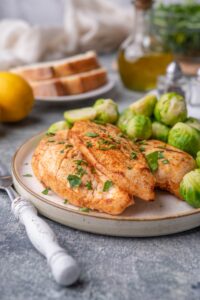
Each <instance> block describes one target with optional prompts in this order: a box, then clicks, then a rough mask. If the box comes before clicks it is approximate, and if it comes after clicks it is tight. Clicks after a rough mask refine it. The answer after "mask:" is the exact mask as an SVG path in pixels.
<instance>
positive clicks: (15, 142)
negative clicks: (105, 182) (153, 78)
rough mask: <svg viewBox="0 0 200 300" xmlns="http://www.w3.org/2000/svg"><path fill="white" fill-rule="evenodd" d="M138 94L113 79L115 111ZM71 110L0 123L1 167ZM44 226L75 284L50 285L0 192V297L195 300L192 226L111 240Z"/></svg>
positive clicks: (199, 287) (196, 238) (198, 245)
mask: <svg viewBox="0 0 200 300" xmlns="http://www.w3.org/2000/svg"><path fill="white" fill-rule="evenodd" d="M102 61H103V63H104V64H105V65H106V66H107V67H108V69H109V70H111V65H112V62H113V56H106V57H102ZM111 73H113V72H112V71H111ZM115 77H116V75H115ZM139 96H141V95H140V94H137V93H131V92H128V91H126V90H125V89H124V88H123V87H122V85H121V84H120V82H119V81H117V88H116V92H115V95H114V96H113V97H114V99H115V100H116V101H117V102H118V103H119V106H120V108H121V109H122V108H123V107H125V106H126V105H128V103H131V102H132V101H133V100H135V99H137V98H138V97H139ZM87 104H88V103H87ZM76 106H85V103H79V104H76ZM72 107H74V106H72V104H70V105H59V104H57V105H41V104H36V105H35V107H34V109H33V111H32V113H31V114H30V116H29V117H28V118H27V119H26V120H24V121H22V122H20V123H17V124H13V125H11V124H10V125H8V124H5V125H0V157H1V159H3V160H4V161H5V162H6V163H7V164H8V165H9V164H10V161H11V158H12V156H13V154H14V152H15V151H16V149H17V148H18V147H19V146H20V145H21V144H22V143H23V142H24V141H25V140H26V139H28V138H29V137H31V136H32V135H34V134H36V133H37V132H39V131H42V130H43V129H45V128H47V127H48V126H49V125H50V124H51V123H52V122H55V121H57V120H60V119H62V113H63V111H64V110H66V109H69V108H72ZM46 221H47V222H48V223H49V225H50V226H51V227H52V228H53V230H54V231H55V233H56V235H57V237H58V240H59V242H60V244H61V245H62V246H63V247H65V248H66V249H67V251H68V252H69V253H70V254H72V255H73V256H74V258H75V259H77V261H78V263H79V264H80V266H81V270H82V273H81V278H80V280H79V282H78V283H77V284H76V285H74V286H72V287H69V288H65V287H59V286H58V285H57V284H56V283H55V282H54V281H53V279H52V277H51V273H50V271H49V269H48V267H47V264H46V261H45V259H44V258H43V257H42V256H41V255H40V254H38V252H37V251H36V250H35V249H34V248H33V246H32V245H31V243H30V242H29V240H28V238H27V237H26V233H25V230H24V228H23V226H22V225H21V224H19V223H18V222H17V221H16V220H15V218H14V217H13V215H12V214H11V210H10V202H9V200H8V197H7V195H6V194H5V193H3V192H0V299H1V300H12V299H13V300H38V299H41V300H43V299H49V300H53V299H59V300H61V299H62V300H63V299H68V300H72V299H74V300H75V299H76V300H82V299H83V300H89V299H91V300H114V299H115V300H116V299H117V300H121V299H123V300H129V299H130V300H132V299H135V300H140V299H141V300H156V299H161V300H166V299H174V300H178V299H181V300H186V299H187V300H188V299H189V300H193V299H200V259H199V256H200V232H199V229H198V228H197V229H194V230H191V231H188V232H184V233H181V234H176V235H172V236H163V237H156V238H116V237H107V236H100V235H94V234H89V233H86V232H81V231H78V230H74V229H71V228H67V227H65V226H62V225H60V224H57V223H55V222H52V221H50V220H46Z"/></svg>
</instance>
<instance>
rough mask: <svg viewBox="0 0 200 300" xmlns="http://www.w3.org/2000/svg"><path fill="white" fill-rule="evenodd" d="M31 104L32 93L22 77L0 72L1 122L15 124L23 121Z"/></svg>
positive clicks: (32, 100)
mask: <svg viewBox="0 0 200 300" xmlns="http://www.w3.org/2000/svg"><path fill="white" fill-rule="evenodd" d="M33 103H34V97H33V91H32V89H31V87H30V85H29V84H28V83H27V82H26V81H25V80H24V79H23V78H22V77H20V76H18V75H16V74H13V73H9V72H0V112H1V113H0V121H1V122H17V121H20V120H22V119H24V118H25V117H26V116H27V115H28V113H29V112H30V110H31V108H32V106H33Z"/></svg>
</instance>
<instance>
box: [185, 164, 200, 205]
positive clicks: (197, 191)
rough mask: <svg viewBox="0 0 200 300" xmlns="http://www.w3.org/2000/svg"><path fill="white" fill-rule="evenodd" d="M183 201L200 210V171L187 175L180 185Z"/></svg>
mask: <svg viewBox="0 0 200 300" xmlns="http://www.w3.org/2000/svg"><path fill="white" fill-rule="evenodd" d="M180 194H181V196H182V197H183V199H184V200H185V201H186V202H187V203H188V204H190V205H191V206H193V207H195V208H200V169H196V170H194V171H191V172H189V173H187V174H186V175H185V176H184V177H183V179H182V181H181V183H180Z"/></svg>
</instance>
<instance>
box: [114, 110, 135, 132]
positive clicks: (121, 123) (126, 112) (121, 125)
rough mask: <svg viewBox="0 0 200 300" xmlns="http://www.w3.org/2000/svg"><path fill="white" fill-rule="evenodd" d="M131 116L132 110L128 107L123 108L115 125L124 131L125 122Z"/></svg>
mask: <svg viewBox="0 0 200 300" xmlns="http://www.w3.org/2000/svg"><path fill="white" fill-rule="evenodd" d="M133 117H134V113H133V112H132V110H130V108H127V109H125V110H124V111H123V112H122V113H121V114H120V116H119V119H118V122H117V126H118V127H119V129H121V131H123V132H124V133H125V132H126V127H127V124H128V122H129V121H130V120H131V119H132V118H133Z"/></svg>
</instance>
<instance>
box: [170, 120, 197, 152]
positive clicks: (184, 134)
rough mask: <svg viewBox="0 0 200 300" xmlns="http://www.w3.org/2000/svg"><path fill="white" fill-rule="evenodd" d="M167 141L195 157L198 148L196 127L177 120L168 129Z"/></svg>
mask: <svg viewBox="0 0 200 300" xmlns="http://www.w3.org/2000/svg"><path fill="white" fill-rule="evenodd" d="M168 143H169V144H170V145H172V146H174V147H176V148H179V149H181V150H183V151H185V152H188V153H189V154H191V155H192V156H194V157H195V156H196V153H197V152H198V151H199V150H200V135H199V133H198V131H197V130H196V129H194V128H192V127H190V126H189V125H187V124H185V123H181V122H179V123H177V124H176V125H174V127H172V129H171V130H170V132H169V136H168Z"/></svg>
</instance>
